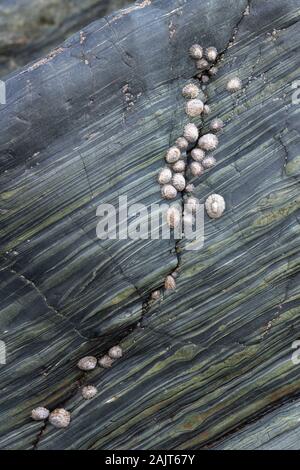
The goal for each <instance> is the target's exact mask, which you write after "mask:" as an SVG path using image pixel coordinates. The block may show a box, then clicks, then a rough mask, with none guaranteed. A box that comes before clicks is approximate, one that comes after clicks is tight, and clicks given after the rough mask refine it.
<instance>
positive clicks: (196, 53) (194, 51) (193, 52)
mask: <svg viewBox="0 0 300 470" xmlns="http://www.w3.org/2000/svg"><path fill="white" fill-rule="evenodd" d="M189 54H190V56H191V57H192V59H196V60H197V59H201V58H202V56H203V48H202V47H201V46H200V45H199V44H193V45H192V46H191V47H190V50H189Z"/></svg>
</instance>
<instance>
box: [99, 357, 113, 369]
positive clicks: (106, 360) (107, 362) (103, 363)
mask: <svg viewBox="0 0 300 470" xmlns="http://www.w3.org/2000/svg"><path fill="white" fill-rule="evenodd" d="M98 362H99V366H100V367H103V368H104V369H109V368H110V367H111V366H112V364H113V362H114V359H113V358H112V357H110V356H109V355H108V354H105V355H104V356H102V357H101V358H100V359H99V361H98Z"/></svg>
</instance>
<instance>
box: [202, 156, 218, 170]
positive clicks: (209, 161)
mask: <svg viewBox="0 0 300 470" xmlns="http://www.w3.org/2000/svg"><path fill="white" fill-rule="evenodd" d="M216 164H217V161H216V159H215V157H213V156H212V155H210V156H208V157H205V158H204V160H203V161H202V166H203V168H205V169H208V168H212V167H214V166H215V165H216Z"/></svg>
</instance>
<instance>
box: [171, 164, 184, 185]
mask: <svg viewBox="0 0 300 470" xmlns="http://www.w3.org/2000/svg"><path fill="white" fill-rule="evenodd" d="M185 166H186V165H185V161H184V160H178V162H176V163H174V165H173V166H172V170H173V171H175V173H182V172H183V171H184V170H185ZM175 188H176V186H175Z"/></svg>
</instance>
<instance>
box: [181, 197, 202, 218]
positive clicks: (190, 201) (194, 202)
mask: <svg viewBox="0 0 300 470" xmlns="http://www.w3.org/2000/svg"><path fill="white" fill-rule="evenodd" d="M198 206H199V201H198V199H197V198H195V197H193V196H191V197H188V198H187V199H186V201H185V204H184V213H188V214H192V213H193V212H195V211H196V209H197V207H198Z"/></svg>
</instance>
